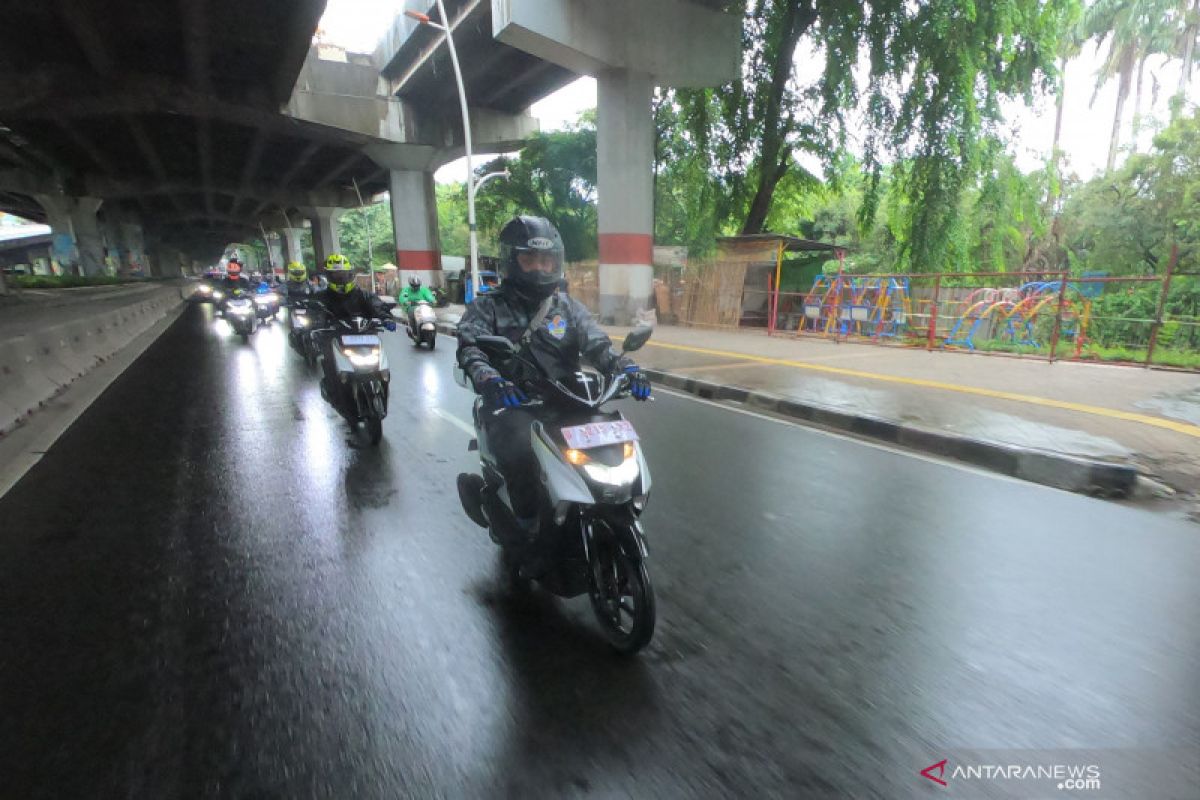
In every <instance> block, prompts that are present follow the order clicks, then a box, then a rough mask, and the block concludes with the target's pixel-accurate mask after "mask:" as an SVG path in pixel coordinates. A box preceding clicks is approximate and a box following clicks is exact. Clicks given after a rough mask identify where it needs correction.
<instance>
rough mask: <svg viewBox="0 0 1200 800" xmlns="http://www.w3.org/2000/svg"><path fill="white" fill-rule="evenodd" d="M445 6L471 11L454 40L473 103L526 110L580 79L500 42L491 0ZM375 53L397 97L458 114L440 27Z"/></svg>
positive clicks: (710, 3) (721, 0) (721, 1)
mask: <svg viewBox="0 0 1200 800" xmlns="http://www.w3.org/2000/svg"><path fill="white" fill-rule="evenodd" d="M687 1H688V2H690V3H693V4H695V5H699V6H704V7H706V8H710V9H713V10H716V11H726V12H729V11H736V10H737V9H740V8H741V3H740V2H739V0H687ZM445 6H446V15H447V17H448V18H449V19H450V21H451V24H452V25H453V22H454V20H455V19H457V18H458V17H459V15H460V14H462V13H464V11H465V13H466V16H465V17H464V18H463V21H462V22H461V23H459V25H458V27H457V28H455V33H454V42H455V45H456V46H457V48H458V52H459V53H460V59H461V66H462V71H463V83H464V84H465V87H466V92H467V97H468V98H470V100H471V105H472V106H475V107H481V108H491V109H495V110H497V111H503V112H507V113H512V114H516V113H520V112H523V111H524V110H525V109H527V108H529V106H531V105H532V104H533V103H535V102H537V101H538V100H540V99H542V98H543V97H545V96H546V95H548V94H550V93H552V92H554V91H555V90H557V89H560V88H562V87H563V86H566V85H567V84H568V83H570V82H571V81H573V80H575V79H576V78H577V77H579V76H578V75H576V74H575V73H574V72H572V71H571V70H568V69H566V68H564V67H561V66H558V65H557V64H552V63H550V62H548V61H543V60H542V59H540V58H538V57H537V56H533V55H530V54H529V53H526V52H524V51H523V50H518V49H517V48H515V47H511V46H509V45H507V44H504V43H502V42H498V41H496V40H495V39H494V38H493V37H492V3H491V2H489V0H445ZM428 13H429V16H430V17H431V18H433V19H434V20H437V19H438V18H439V15H438V12H437V7H436V5H435V4H433V3H432V2H430V3H429V9H428ZM406 24H412V23H406ZM383 47H384V48H385V49H386V47H387V45H386V44H385V45H384V46H383ZM375 56H376V60H377V62H386V63H382V64H381V71H382V72H383V75H384V77H386V78H388V79H389V80H390V81H391V87H392V91H393V93H394V94H396V96H398V97H400V98H402V99H404V100H408V101H410V102H412V103H414V104H416V105H418V106H419V107H421V108H422V109H425V110H427V111H429V110H431V111H433V113H435V114H439V115H442V116H451V115H456V114H458V88H457V86H456V84H455V81H454V73H453V67H452V65H451V63H450V55H449V51H448V50H447V49H446V48H445V47H442V46H441V33H440V32H439V31H437V30H435V29H433V28H430V27H428V26H424V25H421V26H416V27H414V29H413V30H412V32H411V34H410V35H409V36H408V37H407V39H405V40H404V42H403V44H401V45H400V47H399V48H398V49H397V50H396V51H395V52H394V53H385V52H379V51H377V52H376V54H375Z"/></svg>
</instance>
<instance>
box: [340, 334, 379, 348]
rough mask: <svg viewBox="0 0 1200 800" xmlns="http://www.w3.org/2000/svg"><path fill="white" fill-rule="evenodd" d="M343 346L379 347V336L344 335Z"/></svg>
mask: <svg viewBox="0 0 1200 800" xmlns="http://www.w3.org/2000/svg"><path fill="white" fill-rule="evenodd" d="M342 346H343V347H379V337H378V336H343V337H342Z"/></svg>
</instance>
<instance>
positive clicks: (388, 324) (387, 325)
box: [383, 319, 396, 331]
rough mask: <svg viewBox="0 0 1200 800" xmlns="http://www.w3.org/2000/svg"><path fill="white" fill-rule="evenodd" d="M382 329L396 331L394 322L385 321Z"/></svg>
mask: <svg viewBox="0 0 1200 800" xmlns="http://www.w3.org/2000/svg"><path fill="white" fill-rule="evenodd" d="M383 327H385V328H387V329H388V330H389V331H394V330H396V322H395V320H390V319H385V320H384V321H383Z"/></svg>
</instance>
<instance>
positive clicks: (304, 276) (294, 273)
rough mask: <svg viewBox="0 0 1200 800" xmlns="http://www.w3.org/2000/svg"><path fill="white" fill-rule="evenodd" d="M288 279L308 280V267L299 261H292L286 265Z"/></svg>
mask: <svg viewBox="0 0 1200 800" xmlns="http://www.w3.org/2000/svg"><path fill="white" fill-rule="evenodd" d="M287 276H288V280H293V281H297V282H299V281H304V280H308V269H307V268H306V267H305V266H304V265H303V264H301V263H300V262H299V261H293V262H292V263H290V264H288V266H287Z"/></svg>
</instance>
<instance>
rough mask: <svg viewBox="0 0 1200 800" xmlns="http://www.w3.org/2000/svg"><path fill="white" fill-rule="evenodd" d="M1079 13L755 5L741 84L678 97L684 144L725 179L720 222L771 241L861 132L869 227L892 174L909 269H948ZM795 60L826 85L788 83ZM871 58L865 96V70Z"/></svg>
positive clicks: (981, 7)
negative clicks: (962, 231)
mask: <svg viewBox="0 0 1200 800" xmlns="http://www.w3.org/2000/svg"><path fill="white" fill-rule="evenodd" d="M1075 9H1076V2H1075V0H1010V1H1009V2H1005V3H976V2H973V1H972V0H931V2H926V3H909V2H904V0H884V1H883V2H876V3H871V4H861V3H856V2H854V3H852V2H828V3H815V4H814V3H812V2H798V1H797V0H790V1H789V2H769V0H752V1H751V2H749V3H748V4H747V6H746V9H745V25H744V47H745V53H746V56H745V60H744V65H743V71H742V72H743V74H742V76H741V78H740V79H739V80H737V81H735V82H734V83H733V84H731V85H730V86H727V87H721V88H720V89H715V90H690V91H679V92H675V93H674V94H673V98H674V102H675V104H676V105H677V108H678V112H679V116H680V118H681V119H682V121H683V123H684V124H685V126H686V128H687V140H688V141H689V142H690V143H691V144H692V145H693V146H694V148H695V152H696V155H695V156H694V157H697V158H702V159H703V162H704V165H705V167H706V169H707V171H708V172H710V173H712V174H713V175H714V176H715V180H716V183H717V187H718V191H719V192H720V193H721V196H722V197H723V198H725V199H724V201H723V202H718V203H717V204H716V211H717V213H718V218H721V219H724V218H725V215H728V216H729V217H731V218H734V219H737V220H740V221H741V223H742V224H741V229H742V231H743V232H745V233H756V232H759V231H761V230H763V228H764V225H765V224H766V222H767V220H768V218H769V212H770V207H771V201H772V198H773V194H774V192H775V189H776V187H777V186H779V185H780V183H781V182H782V181H783V179H784V178H785V176H787V175H789V174H795V175H797V176H798V178H799V180H800V181H801V182H802V183H810V182H811V180H810V179H811V178H812V176H811V175H810V174H809V173H807V172H805V171H804V170H802V168H801V167H800V166H799V165H798V164H797V163H796V162H795V159H794V156H795V154H796V153H797V152H804V151H807V152H810V153H813V154H814V155H816V156H818V157H819V158H820V159H821V160H822V161H823V162H824V164H825V165H826V167H832V165H833V164H834V163H835V162H836V160H837V158H838V157H839V156H838V154H839V152H841V150H842V149H843V148H844V146H845V144H846V142H847V137H848V136H849V135H850V134H851V132H852V131H858V130H860V129H861V131H862V133H863V141H862V142H861V146H862V149H863V152H864V165H863V166H864V168H865V170H866V172H867V175H868V181H867V183H866V185H865V186H864V191H863V195H862V202H861V204H860V206H859V209H858V217H859V222H860V223H861V224H862V225H864V226H869V225H870V224H871V223H873V222H874V219H875V214H876V212H877V211H878V210H879V208H880V205H881V203H882V202H883V200H884V193H883V191H882V190H883V188H884V184H883V179H884V172H885V169H884V163H885V160H888V159H890V160H893V161H895V162H896V163H898V164H899V165H900V166H899V167H898V168H896V169H894V170H893V171H892V174H891V182H892V183H893V184H894V185H895V188H897V189H898V190H899V191H901V192H902V193H903V194H904V197H905V198H906V199H907V203H905V204H904V205H903V207H902V209H901V208H899V207H897V208H895V209H893V210H895V211H901V210H902V212H903V214H904V216H903V217H902V218H901V219H898V220H897V221H898V222H899V223H900V224H901V225H902V226H903V228H904V231H905V232H904V235H903V236H902V237H900V242H901V246H902V247H903V248H905V252H904V253H903V254H902V255H901V258H903V259H904V260H907V261H910V262H912V263H915V264H919V265H920V266H921V268H922V269H937V268H940V267H942V266H945V265H946V262H947V259H948V256H947V252H946V248H947V245H948V244H949V243H950V240H951V236H952V234H953V232H954V227H955V225H956V223H957V222H958V215H959V211H960V204H959V201H960V197H961V194H962V193H963V191H965V190H966V189H967V188H968V187H969V186H970V185H971V183H972V182H973V180H974V179H975V177H976V176H978V175H979V174H980V172H981V170H983V169H984V168H985V167H986V166H987V165H989V164H990V163H992V161H993V159H994V158H995V157H996V154H997V151H998V147H997V144H996V139H995V136H994V134H995V133H996V129H997V126H998V123H999V122H1000V120H1001V118H1002V114H1001V107H1000V106H1001V101H1002V100H1004V99H1006V98H1022V97H1024V98H1029V97H1030V96H1031V93H1032V92H1033V90H1034V89H1035V88H1037V87H1039V86H1045V85H1048V82H1049V81H1050V79H1051V78H1052V77H1053V74H1054V58H1055V55H1056V53H1057V50H1058V39H1059V36H1060V34H1061V32H1062V31H1063V30H1064V28H1065V26H1066V23H1067V21H1068V20H1069V19H1071V18H1072V17H1073V15H1074V13H1075ZM798 47H805V48H808V49H810V50H811V51H813V52H814V54H815V56H816V57H818V58H822V59H823V63H824V69H823V71H822V72H821V74H820V76H819V77H818V78H817V79H816V80H814V81H813V82H811V83H810V84H808V85H801V84H800V83H799V82H798V81H797V80H795V78H794V76H792V74H791V73H792V63H793V60H794V58H795V54H796V52H797V49H798ZM861 54H865V64H864V66H865V70H866V80H865V88H860V81H859V78H858V76H857V75H856V72H855V70H856V67H857V66H858V65H859V64H860V55H861Z"/></svg>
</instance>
